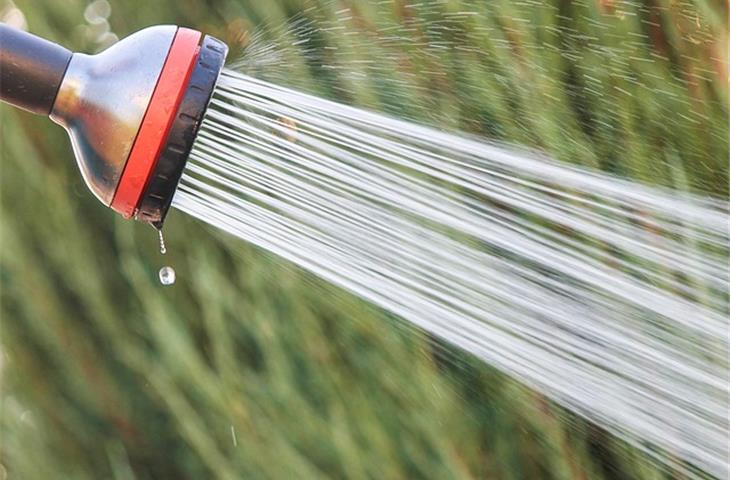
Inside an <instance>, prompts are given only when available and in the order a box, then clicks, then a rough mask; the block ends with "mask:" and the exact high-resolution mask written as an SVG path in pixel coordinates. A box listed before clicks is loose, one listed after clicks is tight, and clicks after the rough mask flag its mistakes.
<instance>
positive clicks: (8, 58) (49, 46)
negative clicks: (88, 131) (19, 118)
mask: <svg viewBox="0 0 730 480" xmlns="http://www.w3.org/2000/svg"><path fill="white" fill-rule="evenodd" d="M70 60H71V52H70V51H68V50H66V49H65V48H63V47H62V46H60V45H56V44H55V43H52V42H49V41H48V40H44V39H42V38H40V37H36V36H35V35H31V34H30V33H27V32H24V31H22V30H17V29H15V28H12V27H9V26H8V25H6V24H4V23H0V99H1V100H2V101H4V102H7V103H10V104H12V105H15V106H16V107H20V108H22V109H24V110H28V111H29V112H33V113H37V114H39V115H48V114H49V113H51V109H52V108H53V102H54V101H55V100H56V94H57V93H58V88H59V87H60V86H61V81H62V80H63V76H64V74H65V73H66V67H67V66H68V62H69V61H70Z"/></svg>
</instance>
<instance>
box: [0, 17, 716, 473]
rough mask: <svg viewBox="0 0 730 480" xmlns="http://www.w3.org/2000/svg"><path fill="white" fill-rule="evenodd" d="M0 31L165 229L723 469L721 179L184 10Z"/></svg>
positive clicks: (63, 121) (20, 98) (99, 167)
mask: <svg viewBox="0 0 730 480" xmlns="http://www.w3.org/2000/svg"><path fill="white" fill-rule="evenodd" d="M343 28H344V27H343ZM0 40H2V41H0V45H1V48H0V67H2V68H0V77H1V78H0V99H2V100H3V101H5V102H8V103H11V104H13V105H15V106H18V107H20V108H23V109H26V110H28V111H31V112H34V113H37V114H41V115H47V116H50V117H51V119H53V120H54V121H55V122H57V123H59V124H60V125H62V126H63V127H64V128H66V130H67V131H68V133H69V136H70V137H71V140H72V143H73V145H74V151H75V154H76V157H77V161H78V164H79V167H80V169H81V172H82V175H83V176H84V180H85V181H86V183H87V185H88V186H89V188H90V189H91V191H92V192H93V193H94V194H95V195H96V196H97V198H99V200H101V201H102V203H104V204H105V205H106V206H108V207H110V208H112V209H113V210H115V211H116V212H118V213H120V214H121V215H123V216H124V217H125V218H135V219H137V220H140V221H143V222H147V223H151V224H152V225H154V226H155V227H157V228H158V229H159V228H161V226H162V224H163V222H164V220H165V216H166V214H167V212H168V209H169V207H170V205H171V202H172V205H173V206H174V207H176V208H177V209H178V210H180V211H183V212H185V213H187V214H190V215H191V216H193V217H195V218H198V219H200V220H201V221H203V222H206V223H208V224H210V225H213V226H215V227H217V228H219V229H221V230H224V231H226V232H229V233H230V234H232V235H235V236H236V237H238V238H241V239H244V240H246V241H249V242H251V243H253V244H255V245H258V246H260V247H262V248H265V249H267V250H269V251H271V252H274V253H276V254H278V255H280V256H282V257H283V258H286V259H288V260H290V261H292V262H294V263H295V264H297V265H299V266H301V267H303V268H305V269H308V270H309V271H311V272H313V273H315V274H317V275H319V276H321V277H322V278H324V279H326V280H328V281H330V282H332V283H334V284H336V285H338V286H340V287H342V288H344V289H347V290H349V291H351V292H354V293H355V294H357V295H359V296H361V297H362V298H364V299H366V300H368V301H370V302H372V303H373V304H375V305H378V306H380V307H382V308H384V309H387V310H388V311H390V312H393V313H394V314H397V315H399V316H400V317H401V318H402V319H404V320H405V321H407V322H409V325H413V326H415V327H418V328H421V329H423V330H425V331H427V332H429V333H431V334H433V335H436V336H438V337H440V338H442V339H443V340H445V341H447V342H450V343H452V344H454V345H456V346H458V347H460V348H462V349H464V350H465V351H467V352H470V353H471V354H473V355H475V356H476V357H478V358H480V359H482V360H483V361H485V362H486V363H488V364H490V365H493V366H494V367H496V368H498V369H500V370H502V371H503V372H505V373H506V374H508V375H511V376H512V377H514V378H515V379H517V380H519V381H521V382H523V383H524V384H525V385H528V386H530V387H532V388H535V389H537V390H538V391H540V392H543V393H544V394H545V395H547V396H549V397H550V398H552V399H553V400H555V401H556V402H558V403H559V404H561V405H563V406H564V407H566V408H569V409H572V410H573V411H575V412H577V413H579V414H580V415H583V416H584V417H586V418H587V419H589V420H591V421H593V422H595V423H596V424H598V425H600V426H602V427H604V428H606V429H608V430H609V431H611V432H613V433H614V434H616V435H617V436H619V437H620V438H623V439H625V440H626V441H628V442H630V443H632V444H634V445H636V446H637V447H638V448H640V449H642V450H644V451H645V452H647V453H648V454H649V455H651V456H653V457H654V458H656V459H657V460H658V461H660V462H663V463H664V464H666V465H668V466H671V467H673V468H676V469H677V470H679V471H682V472H685V473H687V474H688V475H690V476H697V477H703V476H706V474H711V475H715V476H717V477H726V476H727V475H728V474H729V473H730V468H729V467H728V456H729V455H730V450H729V448H728V430H729V429H730V421H729V420H728V415H727V412H728V408H729V407H730V405H729V402H728V374H729V373H730V370H729V368H728V367H729V361H728V354H729V349H728V328H729V326H728V314H729V313H730V307H729V304H730V302H729V294H728V269H727V262H728V258H729V257H730V247H729V240H730V238H729V237H730V233H729V232H728V215H729V214H730V204H728V203H727V201H725V200H719V199H712V198H700V197H696V196H692V195H690V194H685V193H682V194H678V193H677V192H672V191H667V190H662V189H658V188H650V187H647V186H643V185H640V184H635V183H631V182H628V181H625V180H621V179H618V178H615V177H611V176H608V175H605V174H600V173H596V172H592V171H587V170H582V169H579V168H575V167H571V166H568V165H564V164H561V163H558V162H556V161H553V160H551V159H549V158H545V157H544V156H541V155H539V154H537V153H532V152H522V151H517V150H515V149H510V148H505V147H502V146H499V145H492V144H488V143H485V142H483V141H481V140H478V139H473V138H467V137H465V136H462V135H454V134H451V133H447V132H444V131H438V130H435V129H432V128H427V127H423V126H419V125H417V124H415V123H409V122H406V121H402V120H396V119H393V118H390V117H387V116H384V115H379V114H376V113H371V112H367V111H364V110H360V109H357V108H352V107H348V106H345V105H342V104H338V103H334V102H331V101H326V100H323V99H320V98H317V97H314V96H311V95H307V94H303V93H300V92H297V91H294V90H290V89H287V88H282V87H279V86H276V85H274V84H270V83H267V82H264V81H262V80H257V79H254V78H252V77H248V76H245V75H242V74H240V73H236V72H235V71H232V70H223V73H222V74H221V76H220V79H219V72H220V71H221V69H222V68H223V64H224V60H225V57H226V54H227V47H226V45H225V44H223V43H222V42H220V41H219V40H217V39H215V38H213V37H210V36H205V35H203V34H202V33H200V32H197V31H195V30H190V29H186V28H180V27H176V26H171V25H168V26H156V27H150V28H147V29H144V30H142V31H140V32H137V33H135V34H133V35H131V36H129V37H127V38H126V39H124V40H122V41H120V42H119V43H117V44H115V45H114V46H112V47H110V48H108V49H107V50H105V51H103V52H101V53H99V54H97V55H91V56H90V55H85V54H82V53H72V52H70V51H68V50H66V49H65V48H63V47H61V46H59V45H55V44H53V43H51V42H47V41H45V40H42V39H40V38H38V37H35V36H33V35H30V34H28V33H26V32H21V31H17V30H15V29H12V28H11V27H8V26H7V25H4V24H0ZM581 41H582V40H581ZM28 86H31V87H30V88H29V87H28ZM211 95H212V100H211ZM209 101H210V103H209ZM204 115H205V117H204ZM203 118H205V120H204V121H202V119H203ZM201 121H202V128H201ZM199 129H200V130H199ZM188 160H189V161H188ZM186 162H187V166H186ZM181 175H182V178H181ZM180 178H181V180H180V184H179V188H178V180H179V179H180ZM176 188H177V190H176ZM160 248H161V253H163V254H164V253H165V246H164V242H163V241H162V236H161V234H160ZM159 277H160V281H161V282H162V283H163V284H165V285H171V284H173V283H174V282H175V272H174V270H172V268H170V267H164V268H162V269H161V270H160V271H159ZM231 428H232V427H231ZM231 433H232V436H233V443H234V446H235V445H236V436H235V432H234V431H233V429H232V430H231Z"/></svg>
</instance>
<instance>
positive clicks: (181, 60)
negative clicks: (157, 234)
mask: <svg viewBox="0 0 730 480" xmlns="http://www.w3.org/2000/svg"><path fill="white" fill-rule="evenodd" d="M200 36H201V34H200V32H197V31H195V30H190V29H188V28H179V29H178V30H177V33H176V34H175V38H174V40H173V41H172V45H171V47H170V52H169V54H168V55H167V59H166V60H165V65H164V66H163V67H162V72H161V73H160V78H159V80H158V82H157V86H156V87H155V90H154V92H153V93H152V98H151V99H150V104H149V106H148V107H147V112H146V113H145V116H144V119H143V120H142V125H141V126H140V128H139V133H138V134H137V138H136V140H135V142H134V145H133V146H132V151H131V153H130V154H129V158H128V159H127V164H126V165H125V167H124V171H123V172H122V176H121V178H120V179H119V184H118V185H117V190H116V192H115V194H114V198H113V199H112V203H111V208H112V209H114V210H115V211H117V212H119V213H120V214H121V215H122V216H124V217H125V218H131V217H132V216H133V215H134V212H135V210H136V208H137V205H138V204H139V201H140V199H141V197H142V192H144V189H145V186H146V185H147V181H148V179H149V177H150V174H151V173H152V171H153V170H154V168H155V165H156V163H157V158H158V157H159V155H160V152H161V151H162V148H163V146H164V145H165V141H166V139H167V136H168V134H169V133H170V128H171V127H172V123H173V120H174V119H175V114H176V112H177V110H178V107H179V106H180V101H181V100H182V98H183V96H184V94H185V89H186V87H187V85H188V82H189V79H190V74H191V73H192V70H193V67H194V65H195V60H196V58H197V56H198V43H199V41H200Z"/></svg>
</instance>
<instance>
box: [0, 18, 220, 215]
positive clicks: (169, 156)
mask: <svg viewBox="0 0 730 480" xmlns="http://www.w3.org/2000/svg"><path fill="white" fill-rule="evenodd" d="M227 53H228V47H227V46H226V45H225V44H224V43H223V42H221V41H220V40H217V39H216V38H213V37H211V36H208V35H206V36H203V35H202V34H201V33H200V32H197V31H195V30H190V29H187V28H181V27H176V26H171V25H163V26H154V27H149V28H146V29H144V30H141V31H139V32H137V33H135V34H133V35H130V36H129V37H127V38H125V39H123V40H122V41H120V42H118V43H116V44H115V45H113V46H111V47H110V48H108V49H106V50H104V51H103V52H101V53H99V54H96V55H84V54H83V53H71V52H70V51H68V50H66V49H65V48H63V47H61V46H59V45H56V44H54V43H51V42H49V41H46V40H43V39H41V38H38V37H36V36H34V35H31V34H29V33H26V32H24V31H20V30H16V29H14V28H11V27H9V26H7V25H5V24H0V99H2V100H3V101H4V102H7V103H10V104H13V105H15V106H17V107H20V108H22V109H25V110H28V111H30V112H33V113H37V114H41V115H48V116H50V118H51V119H52V120H53V121H54V122H56V123H58V124H59V125H61V126H63V127H64V128H65V129H66V131H67V132H68V134H69V136H70V137H71V143H72V145H73V150H74V153H75V156H76V161H77V163H78V165H79V168H80V170H81V174H82V175H83V177H84V180H85V181H86V184H87V186H88V187H89V189H91V191H92V192H93V193H94V195H96V197H97V198H98V199H99V200H101V201H102V203H104V204H105V205H107V206H109V207H111V208H112V209H113V210H115V211H116V212H118V213H120V214H121V215H122V216H124V217H125V218H135V219H137V220H140V221H143V222H148V223H151V224H153V225H155V226H157V227H160V226H161V225H162V222H163V221H164V219H165V215H166V214H167V210H168V209H169V207H170V203H171V202H172V197H173V195H174V193H175V189H176V188H177V184H178V182H179V180H180V176H181V175H182V171H183V168H184V167H185V163H186V161H187V157H188V155H189V153H190V150H191V149H192V146H193V142H194V140H195V136H196V135H197V132H198V129H199V127H200V123H201V121H202V119H203V115H204V114H205V111H206V109H207V107H208V103H209V101H210V98H211V95H212V94H213V89H214V88H215V84H216V82H217V80H218V76H219V74H220V71H221V69H222V68H223V62H224V60H225V57H226V54H227Z"/></svg>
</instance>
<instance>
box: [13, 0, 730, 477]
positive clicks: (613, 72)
mask: <svg viewBox="0 0 730 480" xmlns="http://www.w3.org/2000/svg"><path fill="white" fill-rule="evenodd" d="M15 1H16V4H15V5H16V6H17V8H19V9H20V10H21V11H22V12H23V13H24V15H25V17H26V19H27V24H28V29H29V30H30V31H32V32H33V33H36V34H39V35H41V36H45V37H47V38H49V39H52V40H54V41H57V42H60V43H62V44H64V45H66V46H68V47H69V48H72V49H74V50H77V51H89V52H93V51H95V50H96V49H97V48H98V47H99V44H98V42H95V39H96V38H98V37H99V32H98V31H97V30H98V25H97V26H94V25H91V24H89V23H88V22H86V21H85V20H84V10H85V9H86V7H87V3H86V2H84V1H80V0H63V1H59V0H22V1H21V0H15ZM11 7H12V6H11V5H10V4H9V3H7V4H6V5H5V7H4V8H5V9H4V11H5V12H7V11H8V9H9V8H11ZM345 8H350V12H351V18H350V19H347V20H339V21H338V20H337V18H338V15H339V16H340V17H341V16H342V11H343V9H345ZM464 11H475V12H477V13H478V15H470V16H468V17H464V16H459V15H456V17H458V20H454V22H455V23H452V24H449V25H448V26H450V27H453V28H451V29H449V30H446V33H443V32H442V33H440V34H439V35H441V36H440V37H439V38H440V39H443V38H446V37H444V35H445V36H448V38H449V39H450V41H451V42H452V45H459V46H462V47H469V48H461V49H456V48H446V49H440V50H439V51H438V52H434V51H433V50H432V49H430V47H431V46H433V45H430V43H429V42H431V40H432V39H430V38H429V35H432V32H430V31H429V30H428V29H427V28H425V27H427V26H428V25H429V24H432V23H431V22H433V21H438V20H439V19H446V18H454V17H453V15H454V14H458V13H459V12H464ZM337 12H340V13H337ZM450 15H451V17H450ZM302 18H305V19H306V20H307V21H308V24H309V25H313V26H315V27H316V26H318V25H319V26H323V27H328V26H332V25H339V24H342V25H346V26H347V30H346V31H347V32H349V33H350V34H349V35H344V34H343V33H342V32H343V31H342V30H328V29H324V30H321V31H318V32H317V35H316V38H315V40H313V41H312V43H311V44H310V45H308V46H307V49H306V50H302V49H296V48H290V47H291V45H293V44H294V43H295V41H296V37H297V31H296V28H286V27H285V26H286V25H290V26H291V25H297V23H296V22H297V21H300V20H301V19H302ZM338 22H341V23H338ZM158 23H175V24H180V25H185V26H191V27H194V28H198V29H200V30H202V31H204V32H207V33H211V34H213V35H216V36H218V37H219V38H221V39H224V40H225V41H227V42H228V43H229V44H230V45H231V46H232V47H233V50H234V53H232V57H231V58H233V56H235V55H236V54H237V53H235V52H237V51H241V52H243V53H244V58H246V57H245V54H246V53H248V54H252V53H254V54H255V53H256V52H257V48H258V46H259V44H260V42H264V44H266V42H271V43H272V44H274V45H277V46H278V47H281V49H282V52H284V53H283V54H282V57H281V58H282V60H281V61H277V62H274V63H272V64H270V65H265V64H263V65H259V64H255V62H253V63H252V62H248V63H246V62H244V67H242V68H248V69H251V70H252V72H251V73H254V74H258V75H259V76H264V77H266V78H270V79H273V80H275V81H277V82H280V83H285V84H289V85H292V86H295V87H298V88H303V89H307V90H310V91H313V92H315V93H318V94H320V95H324V96H327V97H330V98H336V99H340V100H343V101H347V102H349V103H353V104H358V105H365V106H367V107H369V108H374V109H379V110H383V111H387V112H390V113H392V114H397V115H401V116H407V117H411V118H415V119H417V120H419V121H423V122H428V123H431V124H436V125H440V126H443V127H445V128H451V129H460V130H465V131H469V132H473V133H476V134H479V135H483V136H487V137H490V138H496V139H498V140H501V141H506V142H514V143H518V144H521V145H526V146H529V147H536V148H539V149H541V150H544V151H546V152H548V153H550V154H552V155H554V156H556V157H558V158H561V159H563V160H565V161H570V162H577V163H582V164H585V165H589V166H593V167H596V168H602V169H604V170H608V171H612V172H614V173H617V174H619V175H622V176H626V177H629V178H633V179H637V180H640V181H644V182H647V183H654V184H660V185H664V186H667V187H671V188H675V189H680V190H689V191H692V192H695V193H700V194H710V195H715V196H719V197H723V198H726V197H727V196H728V142H727V140H728V118H727V115H728V109H727V93H728V92H727V86H728V83H727V61H726V58H727V40H728V37H727V3H725V2H712V1H705V0H697V1H681V2H677V1H668V0H651V1H648V0H647V1H646V2H638V3H637V2H616V1H614V0H600V1H598V0H595V1H594V0H581V1H576V2H571V1H568V0H549V1H547V2H531V1H524V2H513V1H509V0H497V1H494V2H468V1H460V0H445V1H441V2H435V1H425V2H418V3H416V2H414V3H413V4H408V3H407V2H404V1H401V0H394V1H388V2H367V1H357V0H349V1H345V0H339V1H314V0H313V1H308V2H304V1H299V0H266V1H258V0H248V1H247V0H210V1H202V0H152V1H141V0H130V1H113V0H112V1H111V15H110V16H109V24H110V27H111V31H113V32H115V33H116V34H117V35H119V37H123V36H125V35H127V34H129V33H131V32H134V31H136V30H138V29H140V28H143V27H145V26H148V25H152V24H158ZM95 29H97V30H95ZM393 29H395V30H396V31H397V32H399V38H398V39H397V40H395V41H393V42H390V43H387V44H386V43H384V42H383V41H382V38H383V35H384V34H383V33H382V32H386V31H393ZM246 32H248V33H246ZM253 32H258V33H257V34H256V35H254V33H253ZM480 32H481V33H480ZM417 40H418V41H417ZM424 40H425V41H424ZM257 42H259V43H257ZM328 47H329V48H328ZM332 47H337V49H336V51H337V52H338V54H339V56H335V57H329V56H328V55H330V53H328V52H332ZM359 60H369V61H370V63H362V62H358V61H359ZM326 65H330V66H331V65H339V68H334V69H333V68H323V66H326ZM358 65H359V66H358ZM363 65H365V66H363ZM354 69H359V70H358V72H356V73H359V74H362V75H360V76H359V77H357V76H356V77H353V75H352V72H353V70H354ZM353 78H355V79H356V80H353ZM0 115H1V117H0V118H1V120H2V134H1V136H0V139H1V141H2V150H1V151H0V152H1V154H2V163H1V164H0V165H1V168H2V170H1V171H0V187H1V196H0V199H1V200H2V202H1V210H0V211H1V212H2V217H1V224H0V228H1V229H0V241H1V243H0V247H1V257H0V281H1V282H2V288H1V297H0V298H1V300H2V304H1V305H2V309H1V310H0V312H1V314H2V329H1V330H0V349H1V351H0V354H1V357H0V362H1V365H2V366H1V370H0V375H1V378H2V385H3V387H2V416H1V422H2V423H1V425H2V437H1V440H2V443H0V448H1V451H0V461H1V463H2V465H3V467H2V469H1V470H2V472H4V473H7V474H9V478H18V479H40V478H43V479H49V478H74V479H76V478H78V479H82V478H114V479H128V478H140V479H148V478H150V479H151V478H156V479H159V478H196V479H197V478H318V477H335V478H344V477H347V478H378V479H383V478H388V479H391V478H472V477H474V478H505V479H509V478H555V479H559V478H662V477H668V476H673V474H672V473H670V472H663V471H662V470H661V469H659V468H657V467H656V466H655V465H653V464H652V463H651V462H650V461H649V457H648V456H647V455H646V454H642V453H639V452H638V451H637V450H635V449H634V448H632V447H629V446H627V445H626V444H624V443H622V442H620V441H617V440H615V439H613V438H611V437H610V436H609V435H607V434H606V433H605V432H603V431H601V430H600V429H598V428H596V427H595V426H592V425H589V424H586V423H585V422H583V421H582V420H580V419H579V418H577V417H575V416H574V415H572V414H570V413H569V412H565V411H562V410H561V409H560V408H558V407H556V406H555V405H553V404H551V403H550V402H549V401H548V400H547V399H545V398H544V397H542V396H541V395H539V394H537V393H535V392H532V391H529V390H527V389H525V388H523V387H521V386H520V385H519V384H517V383H515V382H514V381H513V380H511V379H508V378H505V377H504V376H502V375H501V374H499V373H498V372H495V371H493V370H492V369H490V368H489V367H488V366H484V365H480V364H479V363H478V362H477V361H475V360H474V359H471V358H469V357H467V356H465V355H463V354H461V353H460V352H458V351H457V350H455V349H453V348H451V347H449V346H446V345H442V344H440V343H439V342H438V341H437V340H435V339H432V338H429V337H427V336H425V335H423V334H421V333H418V332H415V331H414V330H413V329H411V328H410V327H408V326H406V325H404V324H403V323H402V322H401V321H400V320H398V319H396V318H392V317H391V316H389V315H387V313H385V312H382V311H379V310H377V309H375V308H373V307H371V306H368V305H366V304H364V303H363V302H361V301H359V300H358V299H356V298H353V297H352V296H350V295H349V294H347V293H345V292H342V291H339V290H337V289H335V288H334V287H331V286H329V285H326V284H324V283H323V282H321V281H319V280H317V279H316V278H313V277H312V276H310V275H308V274H307V273H305V272H302V271H300V270H298V269H297V268H296V267H294V266H292V265H289V264H286V263H284V262H282V261H280V260H278V259H276V258H273V257H272V256H270V255H268V254H267V253H266V252H263V251H260V250H258V249H256V248H254V247H252V246H249V245H245V244H242V243H241V242H239V241H237V240H235V239H231V238H227V237H225V236H223V235H221V234H218V233H217V232H214V231H211V230H210V229H209V228H207V227H205V226H204V225H201V224H198V223H196V222H194V221H192V220H190V219H187V218H184V216H183V215H181V214H179V213H175V212H173V213H172V214H171V215H170V218H169V220H168V223H167V225H166V236H167V240H168V246H169V249H170V253H169V254H168V255H167V256H166V257H165V258H164V259H163V258H161V257H160V256H159V254H157V245H156V242H157V239H156V235H155V234H154V231H153V230H152V229H150V228H149V227H146V226H143V225H138V224H132V223H129V222H125V221H123V220H121V219H119V218H117V217H115V215H114V214H113V213H112V212H111V211H108V210H106V209H104V208H101V207H100V206H99V205H98V204H97V202H96V200H95V199H93V198H92V196H91V194H90V193H88V192H87V190H86V187H85V186H84V184H83V181H82V180H81V177H80V176H79V174H78V171H77V169H76V167H75V164H74V159H73V155H72V153H71V149H70V145H69V142H68V140H67V138H66V135H65V133H64V132H63V131H62V130H61V129H60V128H58V127H57V126H55V125H53V124H52V123H51V122H49V121H48V120H47V119H43V118H37V117H33V116H31V115H28V114H25V113H22V112H18V111H14V110H12V109H10V108H8V107H7V106H2V107H0ZM163 262H164V263H171V264H172V265H174V266H175V268H176V270H177V272H178V278H179V280H178V282H177V284H176V285H175V286H174V287H169V288H163V287H161V286H160V285H159V283H158V281H157V278H156V277H157V269H158V268H159V267H160V266H161V265H162V264H163ZM485 281H488V279H485ZM670 455H671V452H670ZM1 477H2V475H0V478H1Z"/></svg>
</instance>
